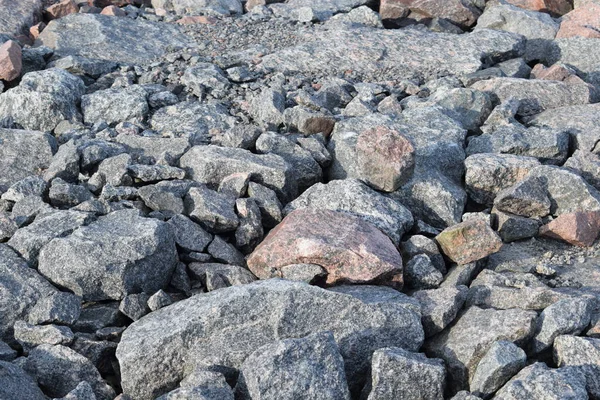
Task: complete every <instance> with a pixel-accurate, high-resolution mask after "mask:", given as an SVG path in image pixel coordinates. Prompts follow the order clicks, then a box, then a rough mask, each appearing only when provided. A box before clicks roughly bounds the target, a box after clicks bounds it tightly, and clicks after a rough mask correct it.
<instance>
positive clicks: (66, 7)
mask: <svg viewBox="0 0 600 400" xmlns="http://www.w3.org/2000/svg"><path fill="white" fill-rule="evenodd" d="M78 12H79V6H78V5H77V3H76V2H75V0H63V1H61V2H60V3H56V4H53V5H51V6H50V7H48V8H47V9H46V17H48V19H58V18H62V17H64V16H67V15H69V14H75V13H78Z"/></svg>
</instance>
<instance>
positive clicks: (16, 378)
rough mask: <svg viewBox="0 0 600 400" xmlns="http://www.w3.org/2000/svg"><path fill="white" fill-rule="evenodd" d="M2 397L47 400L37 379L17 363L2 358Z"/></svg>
mask: <svg viewBox="0 0 600 400" xmlns="http://www.w3.org/2000/svg"><path fill="white" fill-rule="evenodd" d="M0 398H2V399H30V400H46V399H47V397H46V396H45V395H44V393H43V392H42V391H41V389H40V388H39V387H38V385H37V384H36V382H35V380H34V379H33V378H32V377H31V376H30V375H29V374H27V373H26V372H25V371H23V369H22V368H21V367H19V366H18V365H16V364H13V363H10V362H6V361H2V360H0Z"/></svg>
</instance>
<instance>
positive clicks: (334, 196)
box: [284, 179, 413, 245]
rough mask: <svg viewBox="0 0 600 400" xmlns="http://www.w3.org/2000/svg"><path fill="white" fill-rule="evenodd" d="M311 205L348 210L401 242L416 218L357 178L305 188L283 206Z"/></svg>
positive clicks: (288, 207)
mask: <svg viewBox="0 0 600 400" xmlns="http://www.w3.org/2000/svg"><path fill="white" fill-rule="evenodd" d="M303 208H311V209H320V210H323V209H325V210H332V211H341V212H345V213H348V214H351V215H354V216H357V217H360V218H361V219H364V220H365V221H367V222H369V223H371V224H373V225H375V226H376V227H377V228H379V229H380V230H381V231H382V232H383V233H385V234H386V235H388V237H389V238H390V239H391V240H392V242H394V244H396V245H398V244H399V243H400V239H401V238H402V236H403V235H404V233H406V232H407V231H408V230H410V228H411V227H412V225H413V218H412V215H411V214H410V211H408V210H407V209H406V208H405V207H403V206H402V204H400V203H399V202H397V201H395V200H393V199H391V198H388V197H385V196H382V195H380V194H379V193H377V192H376V191H375V190H373V189H371V188H369V187H368V186H367V185H365V184H364V183H362V182H360V181H359V180H357V179H343V180H333V181H330V182H329V183H327V184H322V183H317V184H316V185H314V186H311V187H310V188H309V189H308V190H306V191H305V192H304V193H302V195H300V197H298V198H297V199H296V200H294V201H292V202H290V203H289V204H288V205H287V206H286V207H285V209H284V213H285V214H289V213H291V212H292V211H294V210H298V209H303Z"/></svg>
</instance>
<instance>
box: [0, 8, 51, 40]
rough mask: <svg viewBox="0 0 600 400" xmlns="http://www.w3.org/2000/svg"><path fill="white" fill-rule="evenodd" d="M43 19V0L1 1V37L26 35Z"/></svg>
mask: <svg viewBox="0 0 600 400" xmlns="http://www.w3.org/2000/svg"><path fill="white" fill-rule="evenodd" d="M41 17H42V1H41V0H22V1H13V0H0V35H2V34H3V33H4V34H7V35H15V36H16V35H21V34H24V33H26V32H28V31H29V27H30V26H32V25H34V24H35V23H36V22H37V21H39V20H40V19H41Z"/></svg>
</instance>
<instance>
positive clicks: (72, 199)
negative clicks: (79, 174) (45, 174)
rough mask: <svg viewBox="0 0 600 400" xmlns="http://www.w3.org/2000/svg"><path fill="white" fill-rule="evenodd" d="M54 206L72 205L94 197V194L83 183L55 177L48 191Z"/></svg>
mask: <svg viewBox="0 0 600 400" xmlns="http://www.w3.org/2000/svg"><path fill="white" fill-rule="evenodd" d="M48 197H49V198H50V204H52V205H53V206H54V207H74V206H76V205H78V204H81V203H83V202H84V201H88V200H92V199H94V195H93V194H92V192H90V191H89V190H88V189H87V188H86V187H85V186H83V185H75V184H72V183H68V182H65V181H63V180H62V179H60V178H56V179H54V180H53V181H52V186H50V191H49V193H48Z"/></svg>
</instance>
